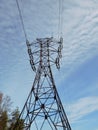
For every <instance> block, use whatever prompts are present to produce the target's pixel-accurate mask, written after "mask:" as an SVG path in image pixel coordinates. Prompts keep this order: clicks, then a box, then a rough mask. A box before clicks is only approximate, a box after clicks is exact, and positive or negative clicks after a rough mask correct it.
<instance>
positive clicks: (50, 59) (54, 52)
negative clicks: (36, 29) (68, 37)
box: [26, 37, 63, 71]
mask: <svg viewBox="0 0 98 130" xmlns="http://www.w3.org/2000/svg"><path fill="white" fill-rule="evenodd" d="M26 44H27V48H28V54H29V57H30V64H31V67H32V69H33V71H36V69H37V67H38V66H39V65H40V66H41V67H47V66H51V65H54V64H55V65H56V67H57V69H60V58H61V57H62V54H61V51H62V48H63V38H62V37H61V38H60V39H59V41H57V40H55V39H54V38H53V37H50V38H48V37H47V38H37V39H36V41H34V42H32V43H29V41H28V40H27V41H26Z"/></svg>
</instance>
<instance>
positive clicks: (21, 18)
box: [16, 0, 27, 40]
mask: <svg viewBox="0 0 98 130" xmlns="http://www.w3.org/2000/svg"><path fill="white" fill-rule="evenodd" d="M16 3H17V8H18V11H19V16H20V20H21V25H22V28H23V32H24V35H25V39H26V40H27V34H26V30H25V26H24V21H23V17H22V13H21V9H20V6H19V2H18V0H16Z"/></svg>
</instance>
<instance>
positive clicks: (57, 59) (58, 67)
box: [55, 57, 60, 69]
mask: <svg viewBox="0 0 98 130" xmlns="http://www.w3.org/2000/svg"><path fill="white" fill-rule="evenodd" d="M55 63H56V67H57V69H60V64H59V58H58V57H57V58H56V60H55Z"/></svg>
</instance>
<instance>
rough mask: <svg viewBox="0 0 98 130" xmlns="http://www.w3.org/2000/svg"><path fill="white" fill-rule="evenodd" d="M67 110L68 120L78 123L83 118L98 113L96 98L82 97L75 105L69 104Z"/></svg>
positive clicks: (97, 98)
mask: <svg viewBox="0 0 98 130" xmlns="http://www.w3.org/2000/svg"><path fill="white" fill-rule="evenodd" d="M69 106H70V107H69V108H67V111H68V114H69V119H70V121H71V122H72V123H75V122H77V121H79V120H80V119H82V118H84V116H86V115H88V114H90V113H92V112H95V111H98V97H97V96H96V97H84V98H81V99H79V100H77V101H76V102H75V103H72V104H69Z"/></svg>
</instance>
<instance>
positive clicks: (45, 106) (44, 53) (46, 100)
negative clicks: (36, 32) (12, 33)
mask: <svg viewBox="0 0 98 130" xmlns="http://www.w3.org/2000/svg"><path fill="white" fill-rule="evenodd" d="M26 43H27V48H28V54H29V57H30V64H31V67H32V70H33V71H34V72H35V73H36V76H35V79H34V82H33V86H32V89H31V91H30V93H29V96H28V98H27V100H26V102H25V105H24V107H23V110H22V112H21V114H20V116H19V119H18V121H19V120H20V119H23V121H24V128H23V129H24V130H30V129H32V130H71V127H70V124H69V122H68V119H67V116H66V113H65V111H64V108H63V106H62V103H61V100H60V97H59V95H58V92H57V89H56V85H55V82H54V79H53V75H52V70H51V66H52V65H54V64H56V67H57V68H58V69H60V64H59V61H60V58H61V57H62V55H61V50H62V48H63V45H62V43H63V39H62V38H60V40H59V41H56V40H55V39H54V38H53V37H51V38H39V39H36V41H35V42H32V43H29V41H27V42H26ZM18 121H17V124H18ZM18 126H19V125H18ZM19 129H20V128H18V130H19Z"/></svg>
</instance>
